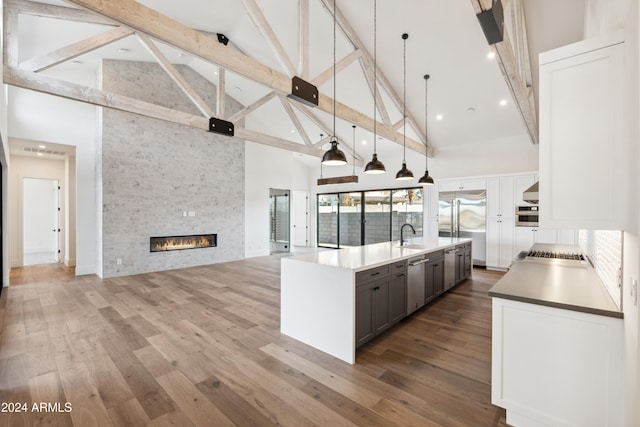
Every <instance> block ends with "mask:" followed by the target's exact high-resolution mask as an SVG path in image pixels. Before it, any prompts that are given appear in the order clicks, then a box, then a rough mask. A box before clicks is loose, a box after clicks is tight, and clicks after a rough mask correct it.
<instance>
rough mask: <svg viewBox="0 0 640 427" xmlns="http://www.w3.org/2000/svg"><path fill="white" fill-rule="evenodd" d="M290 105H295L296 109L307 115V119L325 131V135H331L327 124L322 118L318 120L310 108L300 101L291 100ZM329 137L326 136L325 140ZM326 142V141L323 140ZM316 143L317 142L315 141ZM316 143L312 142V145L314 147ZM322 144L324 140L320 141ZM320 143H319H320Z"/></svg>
mask: <svg viewBox="0 0 640 427" xmlns="http://www.w3.org/2000/svg"><path fill="white" fill-rule="evenodd" d="M291 105H293V106H294V107H296V109H297V110H298V111H300V112H301V113H302V114H304V115H305V116H307V118H308V119H309V120H311V121H312V122H313V123H314V124H315V125H316V126H318V127H319V128H320V129H322V131H324V132H325V134H326V135H331V129H329V126H327V125H326V124H325V123H324V122H323V121H322V120H320V119H319V118H318V116H316V115H315V114H313V112H312V110H311V109H309V107H307V106H305V105H304V104H301V103H300V102H292V103H291ZM328 138H329V137H328V136H327V138H324V139H327V141H328V140H329V139H328ZM325 142H326V141H325ZM316 144H317V143H316ZM316 144H313V146H314V147H315V146H316ZM322 144H324V142H323V143H322ZM322 144H320V145H322Z"/></svg>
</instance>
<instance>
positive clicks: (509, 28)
mask: <svg viewBox="0 0 640 427" xmlns="http://www.w3.org/2000/svg"><path fill="white" fill-rule="evenodd" d="M503 4H504V22H505V26H504V29H503V40H502V41H501V42H499V43H496V44H494V45H493V48H494V50H495V52H496V60H497V61H498V66H499V67H500V71H501V72H502V76H503V77H504V80H505V82H506V83H507V86H508V87H509V91H510V92H511V97H512V98H513V100H514V101H515V104H516V108H517V109H518V111H519V112H520V116H521V117H522V120H523V121H524V124H525V127H526V128H527V132H528V133H529V139H530V140H531V142H532V143H533V144H537V143H538V119H537V116H536V107H535V101H534V99H533V91H532V85H531V65H530V63H529V46H528V42H527V38H526V37H527V31H526V24H525V20H524V8H523V7H522V3H521V0H510V1H508V2H507V1H503ZM471 5H472V6H473V10H474V12H475V13H476V14H478V13H480V12H483V11H485V10H489V9H491V7H492V3H491V1H490V0H471Z"/></svg>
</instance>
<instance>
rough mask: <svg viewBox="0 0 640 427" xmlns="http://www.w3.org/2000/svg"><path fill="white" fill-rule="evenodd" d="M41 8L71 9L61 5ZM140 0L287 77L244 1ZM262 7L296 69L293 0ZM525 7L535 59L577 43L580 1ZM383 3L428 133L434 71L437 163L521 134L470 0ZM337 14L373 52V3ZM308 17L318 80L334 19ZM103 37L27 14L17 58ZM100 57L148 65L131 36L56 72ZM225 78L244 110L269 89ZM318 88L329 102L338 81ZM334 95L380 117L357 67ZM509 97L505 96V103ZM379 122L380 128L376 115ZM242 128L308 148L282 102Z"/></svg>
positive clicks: (343, 127)
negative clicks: (220, 36)
mask: <svg viewBox="0 0 640 427" xmlns="http://www.w3.org/2000/svg"><path fill="white" fill-rule="evenodd" d="M46 3H51V4H57V5H61V6H67V7H73V6H72V5H71V4H67V3H66V2H63V1H57V0H49V1H46ZM139 3H142V4H144V5H146V6H148V7H150V8H153V9H155V10H157V11H159V12H160V13H162V14H164V15H167V16H169V17H172V18H173V19H176V20H177V21H180V22H181V23H183V24H185V25H188V26H190V27H193V28H196V29H199V30H204V31H208V32H211V33H224V34H225V35H226V36H227V37H229V39H230V40H231V42H232V44H233V45H234V46H235V47H237V48H239V49H240V50H241V51H242V52H244V53H245V54H247V55H249V56H250V57H253V58H255V59H257V60H259V61H260V62H262V63H264V64H266V65H268V66H270V67H272V68H274V69H276V70H278V71H280V72H283V73H285V72H286V70H284V69H283V68H282V67H281V65H280V63H279V61H278V60H277V58H276V56H275V55H274V53H273V51H272V50H271V49H270V47H269V45H268V44H267V42H266V41H265V39H264V37H262V35H261V34H260V32H259V31H258V29H257V28H256V26H255V25H254V24H253V22H252V20H251V18H250V17H249V16H248V14H247V13H246V10H245V8H244V6H243V4H242V2H241V1H240V0H233V1H229V0H206V1H205V0H182V1H180V2H178V1H174V0H140V1H139ZM257 3H258V5H259V6H260V8H261V9H262V11H263V13H264V14H265V16H266V18H267V20H268V22H269V23H270V25H271V27H272V28H273V30H274V32H275V33H276V35H277V36H278V38H279V40H280V42H281V43H282V44H283V46H284V48H285V49H286V51H287V53H288V55H289V57H290V58H291V61H292V62H293V63H294V64H296V63H297V60H298V54H297V49H298V19H299V18H298V0H278V1H266V0H257ZM524 3H525V12H526V13H527V25H528V27H529V28H528V35H529V42H530V46H531V47H532V52H531V56H532V61H533V65H537V64H536V62H535V58H537V53H538V52H539V51H542V50H547V49H550V48H553V47H557V46H560V45H562V44H566V43H569V42H572V41H576V40H579V39H580V38H581V34H582V22H583V14H584V0H563V1H561V2H557V1H554V0H524ZM377 5H378V10H377V17H378V23H377V46H378V48H377V62H378V65H379V67H380V70H381V71H382V73H383V74H384V75H386V77H387V78H388V80H389V81H390V82H391V84H392V86H393V88H394V89H395V91H396V92H397V93H398V94H399V95H400V97H402V93H403V69H402V39H401V35H402V33H404V32H406V33H408V34H409V39H408V40H407V42H406V43H407V71H406V76H407V77H406V86H407V90H406V108H407V111H408V112H409V113H410V114H411V115H413V117H414V118H415V119H416V121H417V122H418V124H419V126H420V128H421V129H422V130H423V131H424V126H425V86H424V84H425V82H424V78H423V75H424V74H426V73H428V74H430V75H431V79H430V80H429V118H428V138H429V141H430V143H431V144H432V145H433V147H434V148H435V155H436V158H437V151H438V149H444V148H446V149H451V148H452V147H456V146H461V147H463V146H465V145H468V144H482V143H483V142H487V141H494V140H497V139H503V138H507V137H511V136H515V135H523V134H526V128H525V126H524V123H523V121H522V118H521V117H520V115H519V113H518V112H517V109H516V107H515V106H514V103H513V100H512V99H511V97H510V94H509V90H508V88H507V85H506V83H505V81H504V78H503V77H502V74H501V73H500V70H499V68H498V65H497V64H496V62H495V60H491V59H488V58H487V54H488V53H489V51H490V48H489V46H488V45H487V42H486V39H485V38H484V35H483V33H482V30H481V28H480V26H479V24H478V21H477V19H476V17H475V14H474V11H473V8H472V6H471V2H470V0H446V1H445V0H404V1H401V2H398V1H394V0H378V2H377ZM337 7H338V9H339V10H340V11H341V12H342V13H343V14H344V16H345V17H346V19H347V21H348V22H349V23H350V24H351V26H352V27H353V29H354V30H355V31H356V33H357V34H358V36H359V38H360V39H361V40H362V42H363V43H364V44H365V47H366V49H367V50H368V51H369V52H370V53H371V54H373V1H367V2H363V1H344V0H343V1H338V3H337ZM310 16H311V19H310V55H309V56H310V77H311V79H313V78H314V77H315V76H316V75H318V74H319V73H320V72H322V71H324V70H326V69H328V68H330V67H331V66H332V64H333V54H332V47H333V37H332V34H333V20H332V18H331V15H330V14H329V13H328V11H327V10H326V9H325V8H324V6H323V4H322V2H321V1H320V0H310ZM105 30H106V28H105V27H100V26H97V25H89V24H80V23H75V22H66V21H61V20H56V19H46V18H38V17H32V16H24V15H21V18H20V36H19V37H20V60H25V59H28V58H30V57H33V56H36V55H41V54H45V53H47V52H49V51H51V50H54V49H57V48H60V47H63V46H65V45H67V44H70V43H73V42H76V41H78V40H81V39H83V38H86V37H89V36H91V35H94V34H98V33H100V32H102V31H105ZM161 48H162V50H163V51H164V53H165V55H167V57H168V58H169V59H170V60H171V61H172V62H175V63H182V64H187V65H189V66H191V67H192V68H193V69H194V70H196V71H198V72H199V73H201V74H202V75H203V76H205V77H207V78H209V79H210V80H212V81H214V82H215V80H216V77H215V73H216V67H215V66H212V65H211V64H207V63H205V62H204V61H202V60H200V59H198V58H194V57H192V56H190V55H184V56H180V55H179V52H178V51H177V50H175V49H173V48H170V47H168V46H161ZM123 50H126V51H123ZM336 50H337V53H336V56H337V59H338V60H340V59H341V58H342V57H344V56H345V55H347V54H348V53H349V52H351V51H352V50H353V46H351V44H350V43H349V42H348V40H347V39H346V37H344V35H343V34H341V33H340V30H338V37H337V49H336ZM100 58H111V59H122V60H137V61H153V59H152V57H151V56H150V55H149V54H148V53H147V52H146V50H145V49H144V48H143V47H142V45H141V44H140V42H139V41H138V40H137V38H136V37H133V36H132V37H128V38H126V39H123V40H121V41H119V42H116V43H114V44H111V45H108V46H105V47H103V48H100V49H98V50H97V51H95V52H92V53H90V54H86V55H83V56H82V57H78V58H76V61H77V62H68V63H65V64H61V65H59V66H58V68H60V69H65V68H68V69H76V70H91V71H92V72H93V70H96V69H97V68H98V65H99V61H100ZM45 73H46V71H45ZM226 78H227V86H226V88H227V93H228V94H229V95H231V96H232V97H234V98H236V99H237V100H238V101H240V102H241V103H242V104H244V105H249V104H251V103H253V102H254V101H256V100H258V99H259V98H261V97H262V96H263V95H265V94H267V93H268V92H269V91H270V90H269V89H268V88H266V87H263V86H261V85H259V84H257V83H255V82H251V81H249V80H247V79H245V78H243V77H240V76H238V75H235V74H234V73H230V72H227V75H226ZM536 79H537V73H534V83H536ZM534 88H535V86H534ZM319 89H320V92H322V93H326V94H327V95H329V96H333V80H330V81H329V82H328V83H326V84H324V85H322V86H321V87H320V88H319ZM336 98H337V100H338V101H339V102H342V103H345V104H347V105H349V106H350V107H352V108H355V109H356V110H358V111H361V112H363V113H364V114H366V115H368V116H370V117H372V116H373V99H372V96H371V93H370V91H369V89H368V86H367V84H366V81H365V79H364V77H363V74H362V70H361V67H360V64H359V63H358V62H354V63H353V64H352V65H351V66H349V67H348V68H347V69H345V70H344V71H343V72H341V73H339V74H338V76H337V79H336ZM383 98H384V99H385V105H386V107H387V109H388V110H389V114H390V116H391V121H392V122H396V121H397V120H399V119H400V118H401V117H402V112H401V110H398V109H396V108H394V107H393V105H392V103H391V101H390V100H389V96H388V95H386V94H384V93H383ZM503 99H506V100H507V105H506V106H501V105H500V104H499V102H500V100H503ZM471 109H472V110H471ZM470 111H473V112H470ZM317 115H318V116H319V117H320V118H321V119H322V120H323V121H324V122H325V123H326V124H327V125H328V126H329V127H332V126H333V123H332V117H331V115H329V114H325V113H323V112H320V111H317ZM437 115H442V120H437V119H436V116H437ZM298 117H299V118H300V120H301V121H302V122H303V125H304V126H305V129H306V130H307V132H308V133H309V135H310V137H311V139H312V140H313V141H317V140H319V138H320V137H319V134H320V133H321V132H322V131H321V130H320V129H319V128H318V127H317V126H315V125H314V124H312V123H311V121H310V120H308V119H307V118H306V117H304V116H303V115H301V114H298ZM378 120H379V121H380V120H381V119H380V115H378ZM336 126H337V134H338V135H339V137H340V138H343V139H346V140H347V141H349V142H351V137H352V129H351V124H350V123H347V122H343V121H341V120H340V119H338V121H337V124H336ZM247 127H250V128H253V129H256V130H260V131H261V132H263V133H267V134H271V135H274V136H278V137H280V138H285V139H289V140H293V141H296V142H299V143H303V141H302V138H301V137H300V136H299V135H298V134H297V132H295V131H294V126H293V124H292V123H291V121H290V119H289V118H288V116H287V115H286V113H285V111H284V109H283V107H282V106H281V104H280V101H279V100H278V99H273V100H272V101H270V102H269V103H267V104H265V105H264V106H263V107H261V108H260V109H259V110H256V111H255V112H254V113H252V114H251V115H250V116H249V118H248V119H247ZM400 131H401V132H402V129H401V130H400ZM407 135H408V136H411V137H413V138H415V139H417V135H415V134H414V133H413V132H412V131H409V130H408V131H407ZM356 140H357V142H358V145H357V149H358V154H359V155H360V156H361V157H363V158H365V159H368V158H370V156H371V150H372V148H371V141H372V134H371V133H370V132H368V131H362V130H359V131H357V138H356ZM363 141H366V144H364V143H363ZM392 150H393V152H397V150H398V146H397V145H396V144H394V143H391V142H388V141H385V140H380V141H379V146H378V152H379V154H380V155H381V156H384V155H385V153H387V152H391V151H392ZM314 161H317V160H314Z"/></svg>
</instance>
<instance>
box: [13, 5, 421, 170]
mask: <svg viewBox="0 0 640 427" xmlns="http://www.w3.org/2000/svg"><path fill="white" fill-rule="evenodd" d="M68 2H69V3H73V4H76V5H78V6H80V7H82V8H83V9H74V8H67V7H61V6H55V5H48V4H42V3H37V2H30V1H26V0H5V1H4V17H3V19H4V61H3V63H4V81H5V83H7V84H10V85H15V86H19V87H23V88H27V89H31V90H36V91H39V92H43V93H47V94H51V95H56V96H61V97H65V98H69V99H73V100H77V101H81V102H86V103H90V104H94V105H99V106H102V107H107V108H114V109H120V110H123V111H127V112H131V113H135V114H141V115H145V116H148V117H153V118H157V119H160V120H166V121H170V122H174V123H180V124H183V125H187V126H192V127H196V128H200V129H203V130H206V129H208V117H211V116H216V117H219V118H224V116H225V111H224V86H225V85H224V83H225V80H224V70H225V69H228V70H231V71H233V72H235V73H237V74H239V75H241V76H244V77H247V78H249V79H252V80H254V81H256V82H258V83H261V84H263V85H265V86H267V87H269V88H271V89H272V92H271V93H270V94H268V95H267V96H265V97H263V98H262V99H260V100H258V101H256V103H254V104H253V105H250V106H247V107H246V108H245V109H243V110H241V111H240V112H238V113H235V114H234V115H232V116H230V117H228V118H227V119H228V120H230V121H233V122H234V123H236V122H238V121H239V120H241V119H242V118H244V117H246V115H247V114H249V113H250V112H252V111H254V110H256V109H257V108H259V107H260V106H261V105H264V104H265V103H266V102H268V101H269V100H270V99H271V98H273V97H274V96H276V95H278V96H283V95H286V94H288V93H289V91H290V85H291V81H290V78H289V76H287V75H285V74H282V73H280V72H278V71H277V70H274V69H271V68H269V67H267V66H265V65H264V64H261V63H260V62H258V61H256V60H254V59H252V58H250V57H248V56H247V55H245V54H244V53H243V52H241V51H239V50H237V49H230V48H229V49H228V48H226V46H223V45H221V44H220V43H218V42H217V40H214V39H213V38H211V37H210V35H209V34H205V33H202V32H199V31H196V30H193V29H191V28H188V27H186V26H184V25H182V24H180V23H179V22H177V21H174V20H172V19H171V18H168V17H166V16H163V15H161V14H159V13H158V12H156V11H154V10H152V9H149V8H147V7H145V6H143V5H141V4H139V3H137V2H135V1H132V0H113V1H109V2H103V1H99V0H68ZM243 3H244V4H245V6H246V7H247V8H250V9H252V10H253V13H251V16H252V17H253V19H254V22H255V23H256V25H258V27H262V32H263V34H270V36H269V37H271V40H270V45H271V46H272V48H273V49H274V50H275V51H276V52H275V53H276V56H277V57H279V59H280V60H281V62H282V63H283V65H284V68H285V69H288V70H290V71H296V70H297V71H300V74H303V75H304V74H308V51H309V48H308V28H300V46H299V50H300V52H299V53H300V58H299V63H298V67H297V68H296V69H294V66H293V65H292V63H291V61H290V60H287V58H285V57H284V56H282V55H280V54H278V51H280V50H281V49H279V48H278V47H277V46H278V44H279V42H278V41H277V38H276V37H275V34H273V31H270V32H269V27H268V23H266V20H265V19H264V16H262V17H261V16H260V15H261V14H262V12H261V11H260V10H259V8H257V5H256V3H255V1H252V0H243ZM20 13H26V14H33V15H37V16H43V17H51V18H59V19H65V20H73V21H79V22H88V23H95V24H100V25H109V26H111V27H115V28H112V29H108V30H106V31H105V32H104V33H101V34H98V35H97V36H94V37H90V38H88V39H86V40H82V41H79V42H77V43H74V44H72V45H69V46H66V47H63V48H61V49H58V50H56V51H54V52H50V53H48V54H46V55H43V56H41V57H37V58H31V59H29V60H27V61H24V62H23V63H21V64H18V63H17V57H18V56H17V52H18V36H17V35H18V31H17V25H18V14H20ZM308 13H309V12H308V0H300V16H301V19H300V22H301V24H302V25H301V27H302V26H305V25H308V21H309V19H308ZM305 17H306V18H305ZM134 33H135V34H136V35H137V36H138V38H139V39H140V40H141V42H142V44H143V45H144V46H145V47H146V48H147V50H149V52H150V53H151V54H152V55H153V56H154V57H155V59H156V60H157V61H158V63H159V64H160V65H161V66H162V67H163V68H164V70H165V71H166V72H167V73H168V74H169V76H171V78H172V79H173V80H174V82H175V83H176V84H177V85H178V86H179V87H180V89H181V90H182V91H183V92H184V93H185V94H186V95H187V96H188V98H189V99H190V100H191V101H192V102H193V103H194V104H195V105H196V106H197V107H198V110H199V111H200V112H201V113H202V117H200V116H193V115H192V114H188V113H185V112H181V111H175V110H172V109H168V108H163V107H159V106H157V105H154V104H150V103H147V102H144V101H140V100H136V99H132V98H129V97H126V96H122V95H117V94H114V93H109V92H106V91H102V90H98V89H94V88H89V87H84V86H81V85H77V84H74V83H70V82H65V81H61V80H57V79H53V78H50V77H46V76H44V75H41V74H39V73H38V71H41V70H44V69H46V68H49V67H51V66H54V65H56V64H60V63H62V62H65V61H68V60H71V59H73V58H75V57H77V56H79V55H82V54H84V53H86V52H90V51H91V50H95V49H98V48H100V47H102V46H105V45H107V44H109V43H113V42H115V41H117V40H120V39H122V38H124V37H127V36H130V35H131V34H134ZM154 39H155V40H158V41H161V42H163V43H166V44H168V45H171V46H173V47H176V48H178V49H181V50H183V51H187V52H190V53H192V54H193V55H195V56H197V57H199V58H201V59H203V60H205V61H207V62H210V63H213V64H216V65H218V69H219V73H218V79H219V80H218V84H217V86H218V94H217V100H218V102H217V104H216V109H215V111H213V109H212V108H210V107H209V106H208V105H207V104H206V103H205V102H204V101H203V100H202V98H201V97H200V96H199V95H198V94H197V93H196V92H195V91H194V90H193V88H191V87H190V86H189V84H188V83H187V82H186V81H185V80H184V78H183V77H182V76H181V75H180V73H179V72H178V71H177V69H176V68H175V66H173V65H172V64H171V63H170V62H169V61H168V60H167V58H166V57H164V56H163V55H162V53H161V52H160V50H159V49H158V47H157V46H156V44H155V41H154ZM280 47H281V46H280ZM282 52H283V50H282ZM362 54H363V53H362V51H361V50H360V48H358V47H357V46H356V47H355V48H354V51H352V52H351V53H350V54H348V55H347V56H346V57H345V58H343V59H342V60H341V62H340V67H341V68H346V67H347V66H348V65H349V64H350V63H352V62H353V61H354V60H356V59H359V58H361V56H362ZM318 78H323V77H322V76H318ZM284 102H286V103H287V105H289V107H291V105H293V106H295V107H296V109H297V110H298V111H299V112H301V113H303V114H304V115H306V116H307V117H308V118H309V119H310V120H311V121H312V122H313V123H314V124H316V125H317V126H319V127H320V128H321V129H323V130H325V129H326V126H323V123H322V121H321V120H320V119H319V118H318V117H317V116H316V115H315V113H314V111H313V110H311V109H308V108H306V107H304V106H302V105H299V104H298V103H297V102H295V101H290V100H289V99H285V100H284ZM283 105H284V104H283ZM285 109H286V111H287V113H289V114H290V117H291V119H292V121H293V122H294V125H295V126H296V128H298V126H301V125H300V123H299V120H296V119H297V116H295V113H293V109H291V110H290V109H288V108H287V107H285ZM318 109H319V110H322V111H325V112H327V113H329V114H333V112H334V100H333V99H332V98H330V97H327V96H325V95H323V94H320V96H319V105H318ZM291 114H293V115H291ZM335 114H336V116H338V117H340V118H342V119H343V120H346V121H348V122H351V123H353V124H355V125H357V126H359V127H361V128H364V129H367V130H370V131H372V130H373V128H374V121H373V119H372V118H370V117H368V116H366V115H364V114H362V113H360V112H358V111H356V110H354V109H353V108H351V107H349V106H347V105H344V104H342V103H339V102H336V103H335ZM294 117H295V119H294ZM296 122H297V123H296ZM408 123H410V121H409V122H408ZM376 129H377V132H378V134H379V135H380V136H383V137H385V138H387V139H389V140H391V141H394V142H396V143H399V144H402V142H403V134H401V133H399V132H398V131H397V130H396V129H393V128H392V127H390V126H389V125H388V123H377V124H376ZM298 130H299V134H300V135H301V138H302V139H303V140H304V142H305V145H302V144H299V143H297V142H294V141H288V140H284V139H281V138H277V137H273V136H270V135H265V134H262V133H259V132H255V131H251V130H248V129H243V128H242V127H238V126H236V136H238V137H240V138H244V139H247V140H250V141H254V142H258V143H263V144H266V145H270V146H275V147H278V148H282V149H286V150H290V151H296V152H300V153H304V154H309V155H313V156H316V157H320V156H322V154H323V151H322V149H321V148H322V147H321V144H319V143H312V141H311V139H310V138H309V136H308V135H306V132H304V130H302V129H301V128H300V129H298ZM415 130H416V133H418V134H419V131H418V129H417V128H416V129H415ZM343 144H344V145H345V147H349V144H347V143H343ZM406 144H407V148H410V149H413V150H414V151H418V152H420V153H424V152H425V146H424V145H423V144H422V143H420V142H418V141H415V140H413V139H412V138H410V137H408V136H407V138H406ZM352 149H353V148H352V147H349V150H350V151H351V152H352ZM352 153H353V152H352ZM356 164H358V165H362V160H361V159H357V160H356Z"/></svg>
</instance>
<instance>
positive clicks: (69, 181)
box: [63, 157, 76, 266]
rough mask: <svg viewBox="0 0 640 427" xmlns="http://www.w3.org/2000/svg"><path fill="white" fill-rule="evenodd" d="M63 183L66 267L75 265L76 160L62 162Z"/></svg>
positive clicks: (67, 159) (71, 158)
mask: <svg viewBox="0 0 640 427" xmlns="http://www.w3.org/2000/svg"><path fill="white" fill-rule="evenodd" d="M64 182H65V183H66V187H67V191H65V192H64V196H65V197H64V209H65V211H66V213H67V214H66V215H65V218H64V219H65V221H64V228H65V230H66V233H65V235H64V239H65V240H64V247H65V248H66V251H65V253H64V260H63V261H64V263H65V264H66V265H68V266H75V265H76V158H75V157H67V158H66V159H65V161H64Z"/></svg>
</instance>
